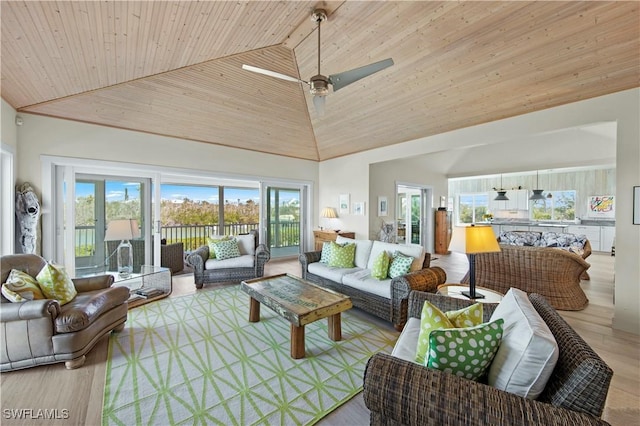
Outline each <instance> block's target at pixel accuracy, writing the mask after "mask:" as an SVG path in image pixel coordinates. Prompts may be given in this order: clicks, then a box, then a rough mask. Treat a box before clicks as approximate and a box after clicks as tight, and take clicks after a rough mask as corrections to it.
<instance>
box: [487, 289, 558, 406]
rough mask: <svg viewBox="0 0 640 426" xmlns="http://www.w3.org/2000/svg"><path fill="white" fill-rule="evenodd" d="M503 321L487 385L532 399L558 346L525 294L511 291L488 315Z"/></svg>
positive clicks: (554, 359) (552, 363) (552, 365)
mask: <svg viewBox="0 0 640 426" xmlns="http://www.w3.org/2000/svg"><path fill="white" fill-rule="evenodd" d="M498 318H502V319H504V325H503V331H504V332H503V336H502V343H501V344H500V348H499V349H498V352H497V353H496V356H495V358H494V360H493V362H492V363H491V367H490V368H489V378H488V383H489V385H491V386H494V387H496V388H498V389H501V390H503V391H506V392H510V393H514V394H516V395H519V396H522V397H525V398H530V399H536V398H537V397H538V396H539V395H540V393H542V391H543V390H544V388H545V386H546V384H547V381H548V380H549V377H551V373H552V372H553V369H554V368H555V365H556V362H557V361H558V354H559V350H558V344H557V343H556V340H555V338H554V337H553V334H552V333H551V330H549V327H547V324H546V323H545V322H544V320H543V319H542V318H541V317H540V314H538V312H537V311H536V309H535V308H534V307H533V305H532V304H531V301H530V300H529V297H527V293H525V292H524V291H522V290H518V289H516V288H511V289H509V291H508V292H507V294H505V296H504V298H503V299H502V302H500V304H499V305H498V307H497V308H496V310H495V311H494V312H493V315H491V321H494V320H496V319H498Z"/></svg>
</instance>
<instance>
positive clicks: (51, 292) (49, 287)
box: [36, 263, 78, 305]
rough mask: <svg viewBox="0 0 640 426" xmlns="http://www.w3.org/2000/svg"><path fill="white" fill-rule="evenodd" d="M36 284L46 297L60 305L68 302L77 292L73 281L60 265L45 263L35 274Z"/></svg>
mask: <svg viewBox="0 0 640 426" xmlns="http://www.w3.org/2000/svg"><path fill="white" fill-rule="evenodd" d="M36 280H38V285H40V288H41V289H42V293H44V295H45V297H46V298H47V299H55V300H57V301H58V302H60V304H61V305H64V304H66V303H69V302H71V301H72V300H73V298H74V297H76V294H78V292H77V291H76V286H75V285H73V281H71V278H69V275H68V274H67V272H66V271H65V270H64V268H62V267H61V266H57V265H54V264H52V263H47V264H46V265H45V266H44V267H43V268H42V269H41V270H40V272H38V275H36Z"/></svg>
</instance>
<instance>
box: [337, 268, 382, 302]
mask: <svg viewBox="0 0 640 426" xmlns="http://www.w3.org/2000/svg"><path fill="white" fill-rule="evenodd" d="M342 284H343V285H348V286H349V287H353V288H355V289H358V290H361V291H364V292H367V293H371V294H375V295H376V296H380V297H384V298H385V299H391V279H386V280H379V279H377V278H373V277H372V276H371V271H369V270H368V269H363V270H361V271H356V272H350V273H347V274H344V275H343V276H342Z"/></svg>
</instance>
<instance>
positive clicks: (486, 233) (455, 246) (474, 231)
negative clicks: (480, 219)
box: [449, 225, 500, 299]
mask: <svg viewBox="0 0 640 426" xmlns="http://www.w3.org/2000/svg"><path fill="white" fill-rule="evenodd" d="M449 250H451V251H455V252H458V253H465V254H466V255H467V256H468V257H469V291H463V292H462V294H464V295H465V296H467V297H468V298H469V299H482V298H484V295H483V294H480V293H477V292H476V254H478V253H492V252H498V251H500V245H499V244H498V240H497V238H496V234H494V232H493V228H492V227H491V226H476V225H471V226H455V227H454V228H453V234H452V235H451V243H449Z"/></svg>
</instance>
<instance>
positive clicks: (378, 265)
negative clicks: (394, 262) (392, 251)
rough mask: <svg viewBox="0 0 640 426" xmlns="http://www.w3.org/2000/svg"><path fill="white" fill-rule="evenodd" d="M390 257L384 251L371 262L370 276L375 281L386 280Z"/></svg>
mask: <svg viewBox="0 0 640 426" xmlns="http://www.w3.org/2000/svg"><path fill="white" fill-rule="evenodd" d="M390 260H391V256H390V255H389V253H387V252H386V251H383V252H382V253H380V254H379V255H378V257H376V258H375V260H374V261H373V269H372V270H371V276H372V277H373V278H375V279H377V280H386V279H387V277H388V276H389V263H390Z"/></svg>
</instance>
